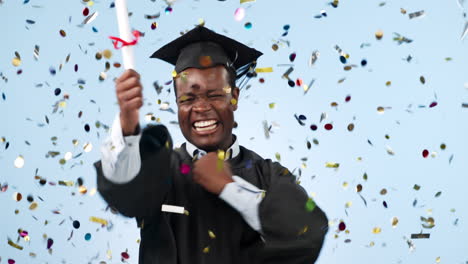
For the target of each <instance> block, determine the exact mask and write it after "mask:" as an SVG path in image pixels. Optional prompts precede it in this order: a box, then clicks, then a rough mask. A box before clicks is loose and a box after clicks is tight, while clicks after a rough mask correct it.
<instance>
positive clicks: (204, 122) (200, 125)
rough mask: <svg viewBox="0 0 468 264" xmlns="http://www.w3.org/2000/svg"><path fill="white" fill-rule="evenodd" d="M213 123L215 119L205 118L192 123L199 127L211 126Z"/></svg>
mask: <svg viewBox="0 0 468 264" xmlns="http://www.w3.org/2000/svg"><path fill="white" fill-rule="evenodd" d="M214 123H216V120H206V121H198V122H195V124H193V125H194V126H195V127H197V128H199V127H207V126H211V125H213V124H214Z"/></svg>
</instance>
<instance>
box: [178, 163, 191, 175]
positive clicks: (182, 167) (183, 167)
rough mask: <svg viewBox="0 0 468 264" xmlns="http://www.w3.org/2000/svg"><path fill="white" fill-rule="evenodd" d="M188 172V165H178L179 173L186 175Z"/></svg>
mask: <svg viewBox="0 0 468 264" xmlns="http://www.w3.org/2000/svg"><path fill="white" fill-rule="evenodd" d="M189 172H190V165H188V164H184V163H182V164H181V165H180V173H182V174H188V173H189Z"/></svg>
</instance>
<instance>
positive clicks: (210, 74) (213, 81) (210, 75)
mask: <svg viewBox="0 0 468 264" xmlns="http://www.w3.org/2000/svg"><path fill="white" fill-rule="evenodd" d="M175 82H176V84H177V85H176V86H177V90H178V92H180V91H181V90H183V91H186V90H191V89H192V88H193V87H195V86H198V87H199V88H200V89H202V88H204V87H208V88H211V89H212V88H216V87H218V86H220V84H221V85H224V84H225V83H227V82H228V72H227V70H226V68H225V67H224V66H222V65H218V66H215V67H211V68H206V69H197V68H188V69H185V70H184V71H183V72H181V73H180V74H179V76H178V77H177V78H176V79H175ZM219 88H223V86H221V87H219Z"/></svg>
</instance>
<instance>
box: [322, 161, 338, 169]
mask: <svg viewBox="0 0 468 264" xmlns="http://www.w3.org/2000/svg"><path fill="white" fill-rule="evenodd" d="M325 167H327V168H339V167H340V164H339V163H336V162H326V163H325Z"/></svg>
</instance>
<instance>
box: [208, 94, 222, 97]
mask: <svg viewBox="0 0 468 264" xmlns="http://www.w3.org/2000/svg"><path fill="white" fill-rule="evenodd" d="M208 97H210V98H216V97H223V95H222V94H210V95H208Z"/></svg>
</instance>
